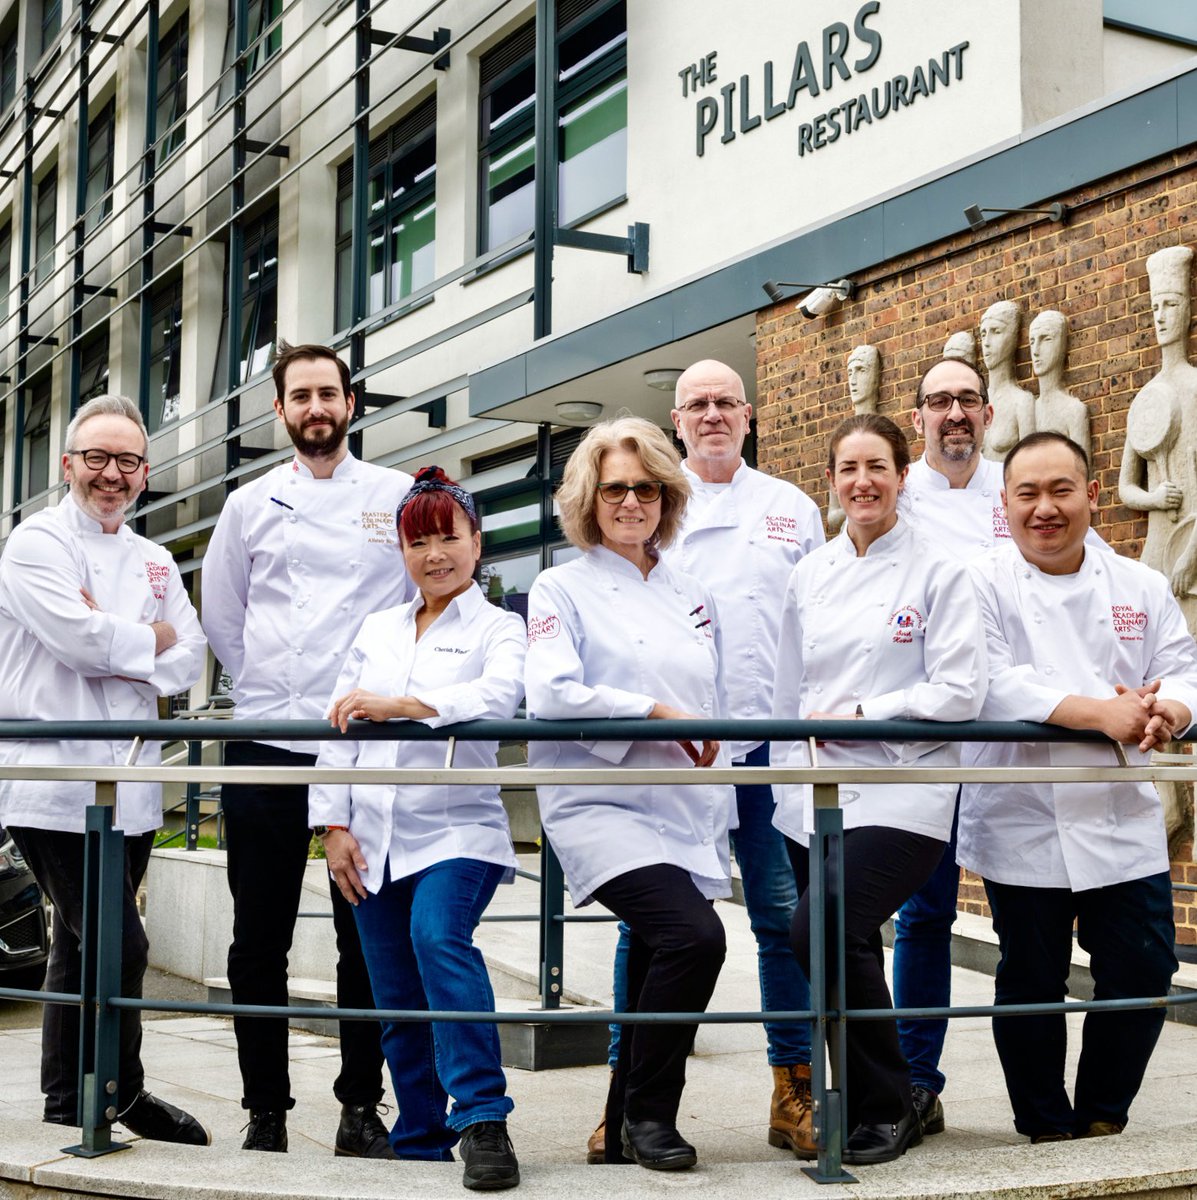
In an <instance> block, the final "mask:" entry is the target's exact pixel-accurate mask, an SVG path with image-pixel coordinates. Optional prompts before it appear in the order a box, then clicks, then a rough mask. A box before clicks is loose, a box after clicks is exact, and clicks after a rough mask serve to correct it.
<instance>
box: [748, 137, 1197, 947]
mask: <svg viewBox="0 0 1197 1200" xmlns="http://www.w3.org/2000/svg"><path fill="white" fill-rule="evenodd" d="M978 199H979V200H980V201H981V202H984V201H985V200H986V199H987V198H986V197H979V198H978ZM1052 199H1054V200H1059V201H1061V202H1062V203H1064V204H1066V205H1067V206H1068V208H1069V210H1070V211H1069V219H1068V222H1067V224H1065V225H1064V226H1061V225H1059V224H1055V223H1053V222H1051V221H1049V220H1047V219H1046V218H1033V217H1027V216H1009V217H1000V218H998V219H997V220H995V221H993V222H992V223H991V224H989V225H988V226H987V227H986V228H984V229H982V230H980V231H978V232H975V233H974V232H972V231H969V232H966V233H963V234H960V235H958V236H956V237H953V238H951V239H949V240H946V241H944V242H941V243H940V244H939V245H937V246H932V247H928V248H927V249H926V250H924V251H922V252H920V253H919V254H917V255H907V256H904V257H902V258H898V259H894V260H892V261H890V262H886V263H882V264H879V265H878V266H877V267H875V268H873V269H872V270H869V271H862V272H859V273H857V274H856V275H855V276H854V279H855V282H856V284H857V293H856V296H855V298H854V299H853V300H852V301H850V302H848V303H847V304H845V305H843V306H842V307H841V308H840V309H839V310H837V311H836V312H834V313H832V314H831V315H830V316H828V317H826V318H819V319H816V320H807V319H806V318H804V317H803V316H802V315H801V313H799V312H798V310H797V305H796V304H795V303H794V302H789V301H788V302H785V303H782V304H779V305H776V306H775V307H773V308H769V309H764V310H762V311H761V312H760V313H759V314H758V318H757V327H756V328H757V416H758V434H757V437H758V442H757V445H758V452H757V458H758V465H759V466H760V467H761V468H762V469H763V470H765V471H767V472H768V473H769V474H772V475H778V476H782V477H784V478H787V479H791V480H793V481H794V482H795V483H797V484H798V485H799V486H800V487H801V488H802V489H803V490H804V491H805V492H806V493H807V494H808V495H810V496H811V497H812V498H814V499H815V500H817V501H818V503H819V504H820V506H821V507H822V508H823V509H824V511H826V506H827V487H826V480H825V478H824V475H823V468H824V463H825V456H826V446H827V436H828V434H829V433H830V431H831V430H832V429H833V428H834V427H835V426H836V425H837V424H839V422H840V421H841V420H842V419H843V418H844V417H846V416H849V415H851V412H852V407H851V403H850V402H849V399H848V384H847V373H846V367H847V358H848V354H849V352H850V351H851V350H852V348H853V347H854V346H857V345H860V344H862V343H867V344H869V345H873V346H876V347H877V349H878V350H879V351H880V353H881V403H880V411H881V412H882V413H884V414H885V415H886V416H890V417H893V418H894V419H895V420H896V421H897V422H898V423H899V424H900V425H901V426H902V427H903V428H904V429H905V430H906V431H907V433H908V434H910V436H911V438H912V445H913V448H914V453H916V454H918V453H920V452H921V445H920V444H919V443H918V441H917V440H916V439H915V438H914V432H913V429H912V427H911V423H910V408H911V405H912V401H913V396H914V391H915V384H916V383H917V380H918V378H919V376H920V375H921V374H922V372H923V370H924V369H925V368H926V367H927V366H928V365H929V364H930V363H932V362H934V361H935V360H936V359H938V358H939V357H940V356H941V352H942V350H943V345H944V342H945V341H947V339H948V337H949V336H950V335H951V334H953V333H955V332H957V331H959V330H971V331H972V333H973V334H974V336H976V333H977V326H978V324H979V323H980V319H981V315H982V314H983V313H984V311H985V310H986V309H987V308H988V307H989V306H990V305H991V304H994V303H995V302H997V301H999V300H1014V301H1017V302H1018V303H1019V304H1020V305H1021V306H1022V308H1023V312H1024V317H1025V321H1024V325H1023V329H1022V332H1021V336H1020V345H1019V352H1018V358H1017V374H1018V379H1019V383H1020V384H1021V385H1022V386H1024V387H1027V388H1029V389H1030V390H1031V391H1032V392H1033V391H1035V390H1036V385H1035V381H1034V378H1033V376H1032V373H1031V366H1030V354H1029V351H1028V349H1027V325H1029V323H1030V320H1031V319H1032V318H1033V317H1034V316H1035V315H1036V314H1037V313H1039V312H1041V311H1043V310H1045V309H1057V310H1059V311H1060V312H1062V313H1063V314H1064V315H1065V316H1066V317H1067V318H1068V326H1069V342H1068V359H1067V372H1066V376H1065V384H1066V386H1067V387H1068V389H1069V390H1070V391H1071V392H1072V393H1073V395H1075V396H1077V397H1078V398H1079V399H1081V400H1083V401H1084V402H1085V403H1086V405H1088V407H1089V411H1090V413H1091V430H1092V439H1093V462H1094V469H1095V471H1096V476H1097V479H1098V481H1099V482H1100V484H1101V489H1102V490H1101V500H1100V504H1101V511H1100V513H1099V514H1098V517H1097V525H1098V528H1099V529H1100V531H1101V533H1102V535H1103V536H1104V537H1105V538H1106V540H1107V541H1109V542H1110V543H1111V544H1112V545H1113V546H1114V547H1115V549H1117V550H1118V552H1119V553H1121V554H1127V555H1131V556H1133V557H1137V556H1138V554H1139V552H1140V550H1141V548H1142V545H1143V538H1144V536H1145V534H1146V518H1145V517H1142V516H1139V515H1136V514H1134V513H1132V512H1130V511H1129V510H1128V509H1126V508H1124V507H1123V506H1122V505H1121V504H1120V503H1119V500H1118V470H1119V465H1120V462H1121V454H1122V444H1123V440H1124V437H1125V434H1126V413H1127V409H1128V408H1129V406H1130V402H1131V400H1132V399H1133V398H1134V396H1135V394H1136V393H1137V392H1138V391H1139V389H1140V388H1142V387H1143V385H1144V384H1145V383H1147V381H1148V380H1149V379H1151V377H1152V376H1153V375H1154V374H1155V373H1156V372H1157V371H1158V370H1159V365H1160V350H1159V347H1158V345H1157V344H1156V340H1155V333H1154V330H1153V328H1152V321H1151V301H1150V293H1149V289H1148V282H1147V271H1146V260H1147V257H1148V255H1150V254H1151V253H1152V252H1154V251H1156V250H1159V249H1161V248H1162V247H1164V246H1175V245H1197V152H1192V153H1188V154H1186V155H1183V156H1182V155H1168V156H1166V157H1164V158H1162V159H1156V160H1154V161H1153V162H1151V163H1148V164H1146V165H1144V166H1142V167H1140V168H1137V169H1136V170H1134V171H1132V172H1127V173H1124V174H1121V175H1117V176H1112V177H1110V178H1107V179H1104V180H1100V181H1098V182H1097V183H1093V184H1090V185H1087V186H1086V187H1084V188H1081V189H1078V190H1077V191H1076V192H1073V193H1071V194H1065V195H1060V196H1056V197H1052ZM1194 310H1195V311H1197V304H1195V305H1194ZM979 354H980V351H979V347H978V358H979ZM1173 855H1174V864H1173V878H1174V879H1176V880H1177V881H1178V882H1180V881H1183V882H1187V883H1197V865H1194V864H1193V861H1192V859H1193V846H1192V831H1191V830H1189V831H1187V832H1186V833H1185V834H1184V835H1183V838H1182V839H1180V840H1179V841H1178V842H1177V844H1175V845H1174V846H1173ZM960 895H961V907H962V908H963V909H965V910H966V911H970V912H985V911H987V910H986V909H985V907H984V892H983V890H982V889H981V886H980V883H979V881H977V880H975V879H973V878H966V880H965V881H964V883H963V885H962V887H961V893H960ZM1176 896H1177V906H1176V921H1177V940H1178V941H1179V942H1182V943H1189V944H1197V894H1194V893H1185V892H1178V893H1177V894H1176ZM1190 900H1191V901H1192V904H1190Z"/></svg>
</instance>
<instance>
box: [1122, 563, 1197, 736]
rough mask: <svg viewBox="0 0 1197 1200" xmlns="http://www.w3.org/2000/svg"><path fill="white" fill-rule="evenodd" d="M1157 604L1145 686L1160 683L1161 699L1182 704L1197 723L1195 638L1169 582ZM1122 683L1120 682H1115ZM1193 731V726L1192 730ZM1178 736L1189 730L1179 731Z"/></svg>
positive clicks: (1163, 584)
mask: <svg viewBox="0 0 1197 1200" xmlns="http://www.w3.org/2000/svg"><path fill="white" fill-rule="evenodd" d="M1153 599H1155V601H1156V603H1155V604H1154V605H1153V606H1152V607H1153V609H1154V614H1153V615H1154V616H1155V619H1154V621H1153V622H1152V624H1153V625H1154V626H1155V641H1154V644H1153V646H1152V653H1151V661H1150V663H1149V664H1148V668H1147V673H1146V675H1145V676H1144V677H1143V681H1142V682H1143V683H1151V682H1153V681H1154V680H1156V679H1158V680H1160V681H1161V682H1160V692H1159V695H1160V699H1161V700H1179V701H1180V703H1181V704H1183V705H1185V707H1186V708H1188V710H1189V712H1190V713H1192V714H1193V719H1194V721H1197V648H1195V647H1194V644H1193V635H1192V634H1191V633H1189V630H1188V627H1187V626H1186V624H1185V618H1184V614H1183V613H1182V612H1181V610H1180V605H1179V604H1177V603H1176V599H1175V597H1174V596H1173V595H1172V592H1171V589H1170V588H1169V587H1168V584H1167V581H1166V580H1165V579H1163V578H1162V577H1161V579H1160V581H1159V587H1158V592H1157V596H1156V597H1153ZM1111 682H1114V683H1121V682H1122V681H1121V680H1112V681H1111ZM1190 728H1191V726H1190ZM1176 732H1177V734H1182V733H1186V732H1187V730H1184V729H1178V730H1177V731H1176Z"/></svg>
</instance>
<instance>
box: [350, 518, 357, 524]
mask: <svg viewBox="0 0 1197 1200" xmlns="http://www.w3.org/2000/svg"><path fill="white" fill-rule="evenodd" d="M349 524H350V525H356V524H357V517H354V518H353V519H352V520H351V521H350V522H349Z"/></svg>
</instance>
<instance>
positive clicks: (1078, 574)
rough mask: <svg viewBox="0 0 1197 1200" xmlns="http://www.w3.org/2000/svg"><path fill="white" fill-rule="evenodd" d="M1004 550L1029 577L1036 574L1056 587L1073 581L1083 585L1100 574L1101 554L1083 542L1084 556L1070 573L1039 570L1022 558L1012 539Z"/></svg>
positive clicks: (1033, 576)
mask: <svg viewBox="0 0 1197 1200" xmlns="http://www.w3.org/2000/svg"><path fill="white" fill-rule="evenodd" d="M1004 549H1005V550H1006V552H1007V553H1008V554H1010V555H1012V556H1013V560H1014V565H1015V566H1016V567H1019V568H1021V569H1022V570H1023V571H1024V572H1025V573H1026V574H1027V575H1028V577H1030V578H1032V579H1033V578H1035V577H1036V576H1038V577H1039V578H1040V579H1043V580H1046V581H1047V582H1048V583H1049V584H1055V585H1056V586H1057V587H1059V586H1061V585H1067V584H1069V583H1074V584H1076V585H1077V586H1078V587H1080V586H1083V585H1084V583H1085V581H1086V580H1087V579H1089V578H1090V577H1091V576H1093V575H1095V574H1096V575H1100V574H1101V555H1100V554H1098V553H1094V551H1093V547H1092V546H1090V545H1089V543H1088V542H1085V543H1084V544H1083V545H1082V546H1081V549H1082V550H1083V551H1084V553H1085V556H1084V558H1082V559H1081V565H1080V568H1079V569H1078V570H1077V571H1075V572H1073V573H1072V574H1071V575H1049V574H1048V573H1047V572H1046V571H1041V570H1040V569H1039V568H1038V567H1037V566H1035V564H1034V563H1033V562H1029V561H1028V560H1027V559H1025V558H1023V556H1022V551H1020V550H1019V548H1018V545H1017V544H1016V543H1015V541H1014V539H1013V538H1011V539H1010V541H1009V543H1008V544H1007V545H1006V546H1005V547H1004Z"/></svg>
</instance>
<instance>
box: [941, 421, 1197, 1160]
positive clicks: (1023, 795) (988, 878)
mask: <svg viewBox="0 0 1197 1200" xmlns="http://www.w3.org/2000/svg"><path fill="white" fill-rule="evenodd" d="M1004 470H1005V491H1004V500H1005V505H1006V512H1007V515H1008V518H1009V522H1010V533H1011V536H1012V538H1013V542H1014V544H1013V545H1007V546H1003V547H1001V548H999V549H996V550H994V551H993V552H992V553H990V554H988V555H986V556H984V557H982V558H981V559H978V560H976V561H974V562H973V563H972V564H970V570H971V572H972V575H973V579H974V582H975V584H976V587H977V591H978V594H979V596H980V601H981V611H982V614H983V616H984V620H985V631H986V642H987V644H988V648H989V671H990V681H989V691H988V695H987V697H986V700H985V707H984V709H983V710H982V713H981V716H982V717H983V718H985V719H987V720H994V721H1020V720H1026V721H1045V722H1047V723H1048V724H1052V725H1060V726H1063V727H1064V728H1066V729H1096V730H1100V731H1101V732H1102V733H1104V734H1106V735H1107V737H1109V738H1111V739H1112V740H1114V741H1117V742H1121V743H1123V744H1124V745H1125V746H1126V747H1127V750H1126V754H1127V757H1128V758H1130V759H1131V760H1132V761H1137V762H1142V761H1144V758H1145V754H1146V752H1147V751H1149V750H1151V749H1152V747H1153V746H1158V745H1162V744H1163V743H1165V742H1167V741H1169V740H1170V739H1171V737H1172V736H1173V734H1179V733H1183V732H1185V730H1187V729H1188V727H1189V725H1190V723H1191V721H1192V715H1193V713H1194V712H1197V654H1195V653H1194V647H1193V639H1192V637H1190V635H1189V632H1188V630H1187V628H1186V626H1185V621H1184V617H1183V615H1182V614H1181V611H1180V608H1179V606H1178V604H1177V602H1176V600H1175V599H1174V597H1173V596H1172V594H1171V591H1170V589H1169V584H1168V580H1167V578H1166V577H1165V576H1163V575H1161V574H1159V573H1158V572H1157V571H1154V570H1152V569H1151V568H1150V567H1146V566H1144V565H1143V564H1142V563H1139V562H1135V561H1133V560H1132V559H1129V558H1123V557H1121V556H1120V555H1116V554H1101V553H1097V554H1095V553H1093V552H1092V549H1091V547H1090V546H1088V545H1087V544H1086V541H1085V537H1086V533H1087V531H1088V529H1089V522H1090V517H1091V514H1092V513H1094V512H1096V511H1097V498H1098V484H1097V482H1096V481H1095V480H1091V479H1090V478H1089V464H1088V462H1087V461H1086V459H1085V455H1084V452H1083V451H1082V450H1081V448H1080V447H1079V446H1078V445H1076V443H1075V442H1072V441H1070V440H1069V439H1068V438H1066V437H1064V436H1063V435H1061V434H1058V433H1036V434H1032V435H1031V436H1030V437H1027V438H1024V439H1023V440H1022V441H1020V442H1019V443H1018V444H1017V445H1016V446H1015V447H1014V448H1013V449H1012V450H1011V451H1010V453H1009V454H1008V455H1007V456H1006V461H1005V466H1004ZM974 757H975V758H976V759H977V765H981V766H1020V767H1034V766H1040V765H1045V766H1046V765H1051V766H1065V765H1071V766H1077V765H1108V766H1114V765H1116V763H1117V761H1118V760H1117V758H1116V755H1115V751H1114V749H1113V748H1112V747H1107V746H1099V745H1091V744H1075V745H1069V744H1059V745H1057V744H1035V743H1029V742H1018V743H1014V742H1000V743H992V744H987V745H985V746H983V747H981V748H980V749H979V750H978V751H977V752H976V754H975V755H974ZM959 857H960V863H961V865H963V866H965V867H968V868H969V870H971V871H975V872H976V873H977V874H979V875H980V876H981V877H982V879H983V880H984V882H985V891H986V894H987V896H988V898H989V906H990V909H991V910H992V912H993V925H994V929H995V931H996V932H997V935H998V940H999V943H1000V947H1001V959H1000V961H999V963H998V969H997V975H996V979H995V1003H996V1004H1000V1005H1005V1004H1031V1003H1038V1002H1060V1001H1063V999H1064V997H1065V995H1066V993H1067V991H1068V972H1069V965H1070V961H1071V951H1072V929H1073V923H1074V922H1075V924H1076V936H1077V941H1078V943H1079V944H1080V946H1081V947H1082V949H1084V950H1086V951H1088V952H1089V956H1090V958H1089V965H1090V970H1091V971H1092V974H1093V983H1094V996H1095V998H1096V999H1098V1000H1109V999H1116V998H1126V997H1142V996H1164V995H1167V993H1168V987H1169V982H1170V980H1171V977H1172V973H1173V972H1174V971H1175V970H1176V965H1177V964H1176V957H1175V954H1174V953H1173V941H1174V928H1173V920H1172V891H1171V880H1170V878H1169V862H1168V844H1167V836H1166V833H1165V829H1164V818H1163V812H1162V810H1161V807H1160V802H1159V797H1158V796H1157V794H1156V792H1155V789H1154V788H1153V787H1152V786H1151V784H1149V783H1129V782H1128V783H1120V782H1117V781H1111V782H1103V783H1094V784H1085V783H1002V784H991V783H990V784H966V785H965V786H964V789H963V794H962V797H961V803H960V842H959ZM1163 1023H1164V1011H1163V1009H1162V1008H1159V1007H1155V1008H1150V1009H1140V1010H1132V1011H1125V1012H1122V1011H1119V1012H1090V1013H1088V1014H1086V1016H1085V1023H1084V1031H1083V1033H1082V1042H1081V1056H1080V1063H1079V1065H1078V1067H1077V1077H1076V1087H1075V1091H1074V1094H1073V1098H1072V1099H1071V1100H1069V1097H1068V1092H1067V1089H1066V1087H1065V1081H1064V1056H1065V1042H1066V1028H1065V1018H1064V1015H1063V1013H1057V1014H1052V1015H1046V1016H1012V1017H995V1018H994V1020H993V1035H994V1041H995V1042H996V1043H997V1049H998V1055H999V1057H1000V1058H1001V1062H1002V1070H1003V1071H1004V1073H1005V1077H1006V1089H1007V1091H1008V1092H1009V1095H1010V1104H1011V1107H1012V1108H1013V1110H1014V1127H1015V1128H1016V1129H1017V1130H1018V1131H1019V1133H1022V1134H1025V1135H1026V1136H1027V1137H1029V1138H1030V1139H1031V1140H1032V1141H1033V1142H1043V1141H1058V1140H1060V1139H1066V1138H1072V1137H1095V1136H1100V1135H1104V1134H1116V1133H1121V1132H1122V1130H1123V1128H1124V1127H1125V1126H1126V1123H1127V1119H1128V1110H1129V1108H1130V1105H1131V1101H1132V1100H1133V1099H1134V1097H1135V1095H1136V1093H1137V1092H1138V1090H1139V1086H1140V1084H1141V1083H1142V1080H1143V1073H1144V1071H1145V1070H1146V1068H1147V1063H1148V1060H1149V1059H1150V1057H1151V1052H1152V1049H1153V1048H1154V1046H1155V1043H1156V1039H1157V1038H1158V1037H1159V1034H1160V1029H1161V1028H1162V1026H1163Z"/></svg>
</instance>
